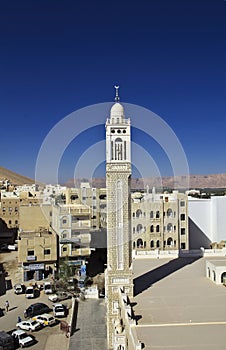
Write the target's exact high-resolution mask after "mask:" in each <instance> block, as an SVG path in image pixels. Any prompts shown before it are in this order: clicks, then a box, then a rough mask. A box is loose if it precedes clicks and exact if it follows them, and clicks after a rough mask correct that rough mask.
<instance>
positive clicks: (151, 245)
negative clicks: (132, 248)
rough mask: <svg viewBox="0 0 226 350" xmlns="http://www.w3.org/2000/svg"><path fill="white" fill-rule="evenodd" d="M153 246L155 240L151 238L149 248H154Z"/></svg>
mask: <svg viewBox="0 0 226 350" xmlns="http://www.w3.org/2000/svg"><path fill="white" fill-rule="evenodd" d="M154 246H155V242H154V241H153V240H151V242H150V247H151V248H154Z"/></svg>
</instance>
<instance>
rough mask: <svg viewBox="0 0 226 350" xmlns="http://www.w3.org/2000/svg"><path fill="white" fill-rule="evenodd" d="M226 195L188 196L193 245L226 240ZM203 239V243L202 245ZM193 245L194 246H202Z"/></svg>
mask: <svg viewBox="0 0 226 350" xmlns="http://www.w3.org/2000/svg"><path fill="white" fill-rule="evenodd" d="M225 214H226V196H213V197H211V198H208V199H200V198H194V197H188V215H189V219H190V223H189V226H190V228H189V234H190V240H191V243H192V244H193V245H197V244H200V246H203V247H204V248H209V247H208V246H207V244H208V243H207V242H209V243H211V242H220V241H222V240H226V215H225ZM202 241H203V245H202ZM200 246H199V247H198V246H193V248H200Z"/></svg>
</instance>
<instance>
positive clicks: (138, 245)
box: [137, 238, 143, 248]
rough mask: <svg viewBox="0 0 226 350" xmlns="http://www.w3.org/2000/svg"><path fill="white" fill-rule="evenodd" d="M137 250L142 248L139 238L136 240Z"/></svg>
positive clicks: (141, 241)
mask: <svg viewBox="0 0 226 350" xmlns="http://www.w3.org/2000/svg"><path fill="white" fill-rule="evenodd" d="M137 248H143V240H142V239H141V238H138V240H137Z"/></svg>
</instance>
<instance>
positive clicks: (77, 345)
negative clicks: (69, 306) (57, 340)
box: [69, 299, 107, 350]
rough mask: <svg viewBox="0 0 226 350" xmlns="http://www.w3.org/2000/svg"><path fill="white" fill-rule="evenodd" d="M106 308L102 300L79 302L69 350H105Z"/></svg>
mask: <svg viewBox="0 0 226 350" xmlns="http://www.w3.org/2000/svg"><path fill="white" fill-rule="evenodd" d="M105 317H106V307H105V301H104V299H98V300H96V299H89V300H86V301H84V302H79V307H78V319H77V325H76V331H75V333H74V334H73V335H72V337H71V338H70V346H69V350H74V349H76V350H91V349H92V350H107V332H106V320H105Z"/></svg>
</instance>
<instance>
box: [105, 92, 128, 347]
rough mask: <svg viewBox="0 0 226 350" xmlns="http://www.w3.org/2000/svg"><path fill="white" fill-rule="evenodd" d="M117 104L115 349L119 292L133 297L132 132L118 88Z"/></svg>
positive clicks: (110, 305)
mask: <svg viewBox="0 0 226 350" xmlns="http://www.w3.org/2000/svg"><path fill="white" fill-rule="evenodd" d="M115 89H116V96H115V103H114V104H113V106H112V108H111V111H110V118H109V119H107V121H106V187H107V270H106V296H107V334H108V346H109V349H113V348H114V334H115V324H116V321H117V319H118V317H119V310H118V306H119V302H118V300H119V299H118V291H119V290H120V289H122V290H123V291H124V292H125V293H126V294H127V295H128V296H129V297H131V296H132V295H133V281H132V240H131V239H132V237H131V196H130V179H131V130H130V119H126V118H125V114H124V108H123V106H122V105H121V104H120V103H119V95H118V89H119V86H115Z"/></svg>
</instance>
